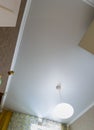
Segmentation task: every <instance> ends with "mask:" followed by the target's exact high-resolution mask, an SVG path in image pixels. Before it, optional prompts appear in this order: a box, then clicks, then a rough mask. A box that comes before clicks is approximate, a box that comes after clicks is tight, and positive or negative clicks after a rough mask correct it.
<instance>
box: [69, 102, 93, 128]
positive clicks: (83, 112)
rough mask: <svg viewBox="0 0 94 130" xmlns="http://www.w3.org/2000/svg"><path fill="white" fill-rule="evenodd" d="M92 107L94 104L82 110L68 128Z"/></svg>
mask: <svg viewBox="0 0 94 130" xmlns="http://www.w3.org/2000/svg"><path fill="white" fill-rule="evenodd" d="M93 106H94V102H93V103H91V104H90V105H89V106H88V107H87V108H86V109H84V110H83V111H82V112H81V113H80V114H79V115H78V116H77V117H76V118H74V119H73V120H72V121H70V122H69V123H68V126H69V125H71V124H73V123H74V122H75V121H76V120H78V119H79V118H80V117H81V116H83V115H84V114H85V113H86V112H87V111H88V110H89V109H90V108H92V107H93Z"/></svg>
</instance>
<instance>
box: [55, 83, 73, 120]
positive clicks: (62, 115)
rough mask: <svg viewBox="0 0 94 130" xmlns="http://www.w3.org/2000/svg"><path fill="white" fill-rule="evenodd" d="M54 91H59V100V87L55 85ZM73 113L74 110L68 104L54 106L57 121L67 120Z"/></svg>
mask: <svg viewBox="0 0 94 130" xmlns="http://www.w3.org/2000/svg"><path fill="white" fill-rule="evenodd" d="M56 89H57V90H58V91H59V95H60V99H61V93H60V91H61V85H60V84H59V85H57V86H56ZM73 113H74V109H73V107H72V106H71V105H70V104H68V103H60V104H58V105H56V107H55V109H54V112H53V114H54V116H55V117H57V118H59V119H68V118H70V117H71V116H72V115H73Z"/></svg>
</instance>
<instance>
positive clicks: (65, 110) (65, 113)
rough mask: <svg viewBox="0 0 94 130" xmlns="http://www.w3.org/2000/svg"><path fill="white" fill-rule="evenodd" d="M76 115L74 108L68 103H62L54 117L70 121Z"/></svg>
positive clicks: (57, 107) (55, 111)
mask: <svg viewBox="0 0 94 130" xmlns="http://www.w3.org/2000/svg"><path fill="white" fill-rule="evenodd" d="M73 113H74V109H73V107H72V106H71V105H70V104H68V103H60V104H58V105H57V106H56V107H55V109H54V112H53V114H54V117H57V118H59V119H68V118H70V117H71V116H72V115H73Z"/></svg>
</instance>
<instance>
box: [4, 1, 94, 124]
mask: <svg viewBox="0 0 94 130" xmlns="http://www.w3.org/2000/svg"><path fill="white" fill-rule="evenodd" d="M93 18H94V9H93V8H92V7H90V6H89V5H87V4H85V3H84V2H82V0H33V1H32V4H31V8H30V12H29V15H28V18H27V22H26V26H25V29H24V33H23V37H22V41H21V45H20V49H19V53H18V57H17V61H16V64H15V69H14V71H15V75H14V76H13V77H12V80H11V83H10V86H9V90H8V95H7V98H6V102H5V107H7V108H10V109H12V110H16V111H20V112H24V113H29V114H31V115H36V116H39V117H42V118H47V119H52V120H56V121H60V122H63V123H69V122H71V121H73V120H75V119H76V118H77V117H78V116H79V115H80V114H81V113H82V112H83V111H85V110H86V109H87V108H88V107H89V106H90V105H91V104H92V103H93V102H94V55H93V54H91V53H89V52H87V51H85V50H84V49H82V48H80V47H79V43H80V40H81V38H82V37H83V34H84V33H85V32H86V30H87V28H88V27H89V24H90V23H91V22H92V20H93ZM59 82H60V83H61V85H62V99H61V100H60V99H59V95H58V92H57V90H56V88H55V87H56V85H57V83H59ZM60 102H65V103H70V104H71V105H72V106H73V107H74V115H73V116H72V117H71V118H70V119H67V120H59V119H57V118H55V117H54V116H52V111H53V109H54V107H55V105H57V104H58V103H60Z"/></svg>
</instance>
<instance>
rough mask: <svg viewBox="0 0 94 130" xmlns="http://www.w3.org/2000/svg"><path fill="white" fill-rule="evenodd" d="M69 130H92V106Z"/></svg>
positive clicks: (93, 122)
mask: <svg viewBox="0 0 94 130" xmlns="http://www.w3.org/2000/svg"><path fill="white" fill-rule="evenodd" d="M70 129H71V130H94V106H93V107H92V108H91V109H89V110H88V111H87V112H86V113H85V114H84V115H83V116H81V117H80V118H79V119H78V120H76V121H75V122H74V123H73V124H72V125H71V126H70Z"/></svg>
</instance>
